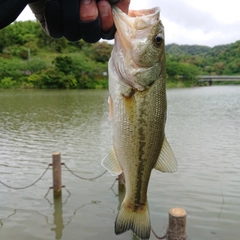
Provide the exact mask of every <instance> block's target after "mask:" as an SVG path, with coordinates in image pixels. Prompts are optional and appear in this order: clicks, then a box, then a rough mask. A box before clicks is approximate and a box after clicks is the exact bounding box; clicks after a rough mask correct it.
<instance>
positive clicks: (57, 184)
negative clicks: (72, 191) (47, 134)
mask: <svg viewBox="0 0 240 240" xmlns="http://www.w3.org/2000/svg"><path fill="white" fill-rule="evenodd" d="M61 165H62V164H61V153H59V152H55V153H53V154H52V170H53V194H54V197H61V196H62V172H61Z"/></svg>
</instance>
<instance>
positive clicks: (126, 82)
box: [102, 6, 177, 239]
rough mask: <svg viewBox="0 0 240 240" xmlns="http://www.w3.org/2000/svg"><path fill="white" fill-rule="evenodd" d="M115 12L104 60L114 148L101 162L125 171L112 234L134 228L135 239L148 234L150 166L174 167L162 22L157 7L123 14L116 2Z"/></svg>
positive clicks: (114, 171)
mask: <svg viewBox="0 0 240 240" xmlns="http://www.w3.org/2000/svg"><path fill="white" fill-rule="evenodd" d="M113 17H114V23H115V25H116V28H117V32H116V34H115V44H114V48H113V51H112V54H111V58H110V60H109V65H108V67H109V92H110V98H109V105H110V117H111V118H112V122H113V149H112V150H111V151H110V152H109V154H108V155H107V156H106V157H105V158H104V159H103V161H102V165H103V166H104V167H105V168H106V169H108V170H109V172H111V173H112V175H119V174H121V173H122V172H124V175H125V183H126V195H125V198H124V200H123V202H122V205H121V208H120V210H119V213H118V215H117V218H116V221H115V233H116V234H121V233H123V232H125V231H127V230H132V231H133V233H134V234H135V235H136V236H137V237H138V238H140V239H149V237H150V233H151V223H150V216H149V210H148V201H147V189H148V183H149V179H150V175H151V172H152V169H153V168H155V169H157V170H160V171H162V172H174V171H176V168H177V164H176V160H175V157H174V154H173V152H172V150H171V148H170V146H169V144H168V141H167V139H166V136H165V130H164V129H165V122H166V114H167V113H166V110H167V102H166V87H165V81H166V66H165V65H166V63H165V43H164V27H163V25H162V23H161V21H160V18H159V17H160V10H159V8H158V7H157V8H153V9H148V10H139V11H129V14H128V15H127V14H125V13H124V12H122V11H121V10H120V9H119V8H117V7H116V6H114V7H113Z"/></svg>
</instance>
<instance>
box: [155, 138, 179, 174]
mask: <svg viewBox="0 0 240 240" xmlns="http://www.w3.org/2000/svg"><path fill="white" fill-rule="evenodd" d="M154 168H155V169H156V170H159V171H161V172H169V173H172V172H176V171H177V161H176V159H175V156H174V154H173V151H172V149H171V147H170V145H169V143H168V141H167V138H166V136H164V140H163V144H162V149H161V152H160V155H159V158H158V160H157V163H156V165H155V166H154Z"/></svg>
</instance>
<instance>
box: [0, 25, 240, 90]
mask: <svg viewBox="0 0 240 240" xmlns="http://www.w3.org/2000/svg"><path fill="white" fill-rule="evenodd" d="M111 50H112V45H110V44H108V43H106V42H98V43H96V44H88V43H85V42H84V41H79V42H76V43H70V42H67V40H66V39H64V38H61V39H59V40H56V39H52V38H50V37H48V36H47V35H46V34H45V33H44V32H43V30H42V29H41V27H40V25H39V24H38V23H37V22H33V21H26V22H15V23H14V24H11V25H10V26H8V27H6V28H4V29H2V30H0V88H106V87H107V61H108V59H109V57H110V54H111ZM166 53H167V76H168V82H170V85H171V84H174V85H175V86H176V85H181V84H184V85H185V86H186V85H189V86H190V85H193V84H196V83H197V81H196V76H197V75H201V74H219V75H221V74H228V75H232V74H234V75H236V74H240V41H237V42H236V43H233V44H229V45H223V46H216V47H214V48H209V47H206V46H189V45H183V46H179V45H176V44H171V45H167V46H166Z"/></svg>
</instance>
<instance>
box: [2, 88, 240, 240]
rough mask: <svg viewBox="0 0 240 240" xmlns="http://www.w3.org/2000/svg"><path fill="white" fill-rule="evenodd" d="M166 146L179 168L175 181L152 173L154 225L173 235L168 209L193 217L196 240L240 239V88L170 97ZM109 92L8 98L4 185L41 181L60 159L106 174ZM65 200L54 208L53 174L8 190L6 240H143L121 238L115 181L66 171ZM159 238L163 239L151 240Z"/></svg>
mask: <svg viewBox="0 0 240 240" xmlns="http://www.w3.org/2000/svg"><path fill="white" fill-rule="evenodd" d="M167 93H168V120H167V129H166V132H167V137H168V139H169V142H170V144H171V146H172V148H173V151H174V152H175V155H176V158H177V160H178V165H179V169H178V172H177V173H175V174H163V173H160V172H157V171H153V174H152V178H151V181H150V186H149V193H148V196H149V205H150V214H151V220H152V225H153V228H154V229H155V231H156V232H157V233H158V234H159V235H164V233H165V230H166V227H167V224H168V210H169V209H170V208H172V207H176V206H180V207H183V208H185V209H186V211H187V212H188V217H187V232H188V235H189V239H191V240H215V239H216V240H226V239H228V240H238V239H240V211H239V206H240V174H239V172H240V147H239V144H240V87H238V86H221V87H206V88H191V89H173V90H168V92H167ZM107 97H108V92H107V91H104V90H99V91H96V90H95V91H31V90H30V91H8V90H7V91H0V180H1V181H3V182H5V183H7V184H9V185H11V186H14V187H22V186H26V185H28V184H30V183H32V182H34V181H35V180H36V179H37V178H38V177H39V176H40V175H41V174H42V173H43V171H44V170H45V169H46V167H47V166H48V164H49V163H51V154H52V152H54V151H60V152H61V153H62V161H63V162H65V163H66V164H67V165H68V167H69V168H71V169H72V170H74V171H75V172H76V173H77V174H79V175H80V176H83V177H87V178H89V177H94V176H97V175H99V174H101V173H102V172H103V171H104V169H103V168H102V167H101V165H100V161H101V159H102V158H103V157H104V156H105V154H106V153H107V151H108V149H110V148H111V123H110V122H109V121H108V104H107ZM62 182H63V184H64V185H66V187H67V189H68V190H69V191H70V193H71V195H70V196H69V195H68V192H67V191H66V190H65V189H63V198H62V200H55V202H54V200H53V197H52V191H50V192H49V194H48V195H47V197H46V198H44V195H45V194H46V193H47V191H48V188H49V187H51V186H52V172H51V170H48V171H47V173H46V175H45V176H44V177H43V179H42V180H41V181H39V182H38V183H37V184H35V185H34V186H33V187H31V188H28V189H25V190H13V189H9V188H6V187H4V186H3V185H1V184H0V239H3V240H5V239H6V240H15V239H18V240H38V239H64V240H93V239H99V240H106V239H111V240H112V239H113V240H114V239H116V240H117V239H124V240H127V239H129V240H132V239H134V238H133V236H132V234H131V232H128V233H125V234H123V235H120V236H115V234H114V229H113V228H114V220H115V217H116V214H117V209H118V205H119V199H120V198H121V196H117V185H115V186H114V188H113V190H111V189H110V187H111V185H112V184H113V182H114V177H112V176H110V174H105V175H104V176H103V177H101V178H100V179H97V180H94V181H84V180H80V179H78V178H76V177H75V176H73V175H72V174H71V173H70V172H68V171H67V170H65V168H64V167H63V173H62ZM151 239H152V240H153V239H155V238H154V236H153V235H152V236H151Z"/></svg>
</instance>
